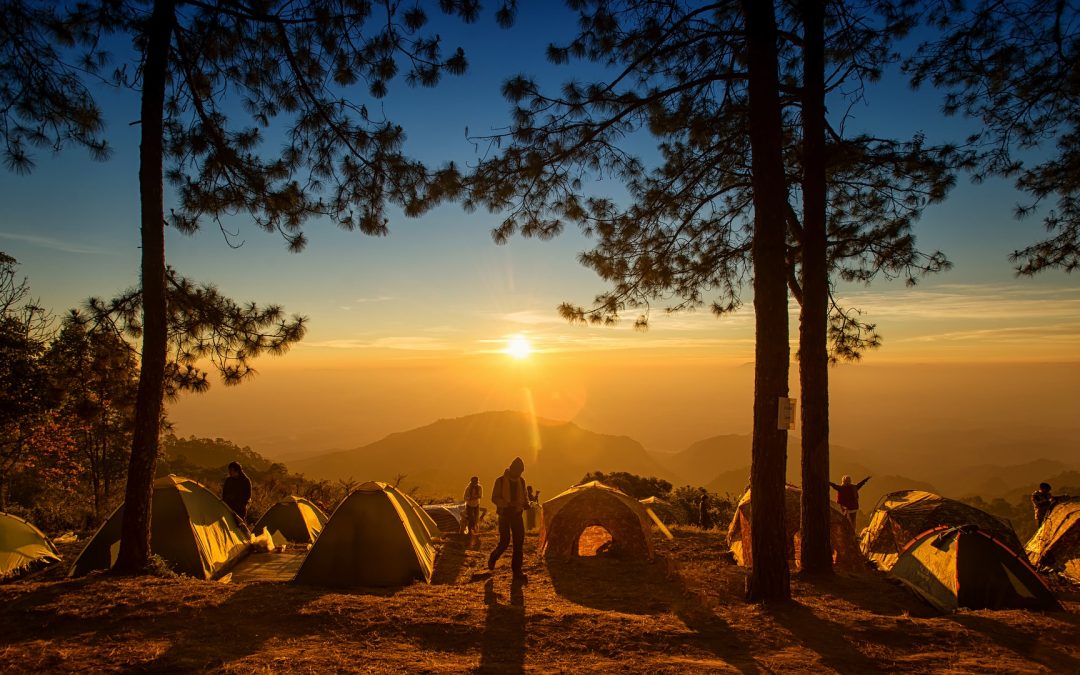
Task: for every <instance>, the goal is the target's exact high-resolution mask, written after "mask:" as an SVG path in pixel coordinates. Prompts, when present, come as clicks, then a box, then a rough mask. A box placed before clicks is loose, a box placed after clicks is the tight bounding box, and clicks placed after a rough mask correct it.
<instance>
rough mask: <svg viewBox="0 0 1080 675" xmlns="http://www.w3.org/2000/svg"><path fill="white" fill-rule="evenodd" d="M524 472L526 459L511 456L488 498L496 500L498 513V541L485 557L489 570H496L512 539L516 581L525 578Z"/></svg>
mask: <svg viewBox="0 0 1080 675" xmlns="http://www.w3.org/2000/svg"><path fill="white" fill-rule="evenodd" d="M524 471H525V462H523V461H521V458H520V457H516V458H514V461H513V462H511V463H510V466H509V467H508V468H507V469H506V471H504V472H503V475H501V476H499V477H498V478H496V479H495V485H494V486H493V487H492V488H491V501H492V502H494V503H495V510H496V513H497V514H498V516H499V543H498V544H496V546H495V549H494V550H493V551H492V552H491V556H490V557H488V569H489V570H494V569H495V563H496V562H498V560H499V556H501V555H502V554H503V553H504V552H505V551H506V549H507V547H508V546H510V544H511V542H512V543H513V545H514V551H513V554H512V556H511V558H510V568H511V569H512V570H513V572H514V579H516V580H518V581H525V580H527V578H528V577H526V576H525V573H524V572H522V571H521V564H522V559H523V558H524V551H523V549H524V547H525V522H524V521H523V520H522V517H521V514H522V512H524V511H525V509H527V508H529V501H528V500H529V497H528V493H527V492H526V487H525V479H524V478H522V476H521V474H522V473H524Z"/></svg>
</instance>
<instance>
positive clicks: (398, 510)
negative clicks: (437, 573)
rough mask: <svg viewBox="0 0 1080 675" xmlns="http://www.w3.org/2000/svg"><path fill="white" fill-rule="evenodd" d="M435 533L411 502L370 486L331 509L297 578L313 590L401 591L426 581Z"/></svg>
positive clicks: (432, 561) (387, 487)
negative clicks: (412, 583)
mask: <svg viewBox="0 0 1080 675" xmlns="http://www.w3.org/2000/svg"><path fill="white" fill-rule="evenodd" d="M438 536H439V528H438V526H437V525H436V524H435V521H434V520H432V519H431V516H429V515H427V514H426V513H424V510H423V509H422V508H420V505H419V504H417V503H416V502H415V501H414V500H413V499H412V498H411V497H409V496H408V495H406V494H403V493H402V492H401V491H399V490H398V489H397V488H395V487H393V486H392V485H388V484H386V483H381V482H376V481H371V482H368V483H364V484H363V485H361V486H360V487H358V488H356V489H355V490H353V491H352V492H351V493H350V494H349V496H348V497H346V498H345V499H344V500H343V501H342V502H341V504H339V505H338V507H337V509H335V510H334V513H333V515H331V516H330V520H329V521H327V523H326V527H324V528H323V531H322V533H321V534H320V535H319V538H318V539H317V540H316V541H315V544H314V546H312V547H311V553H309V554H308V556H307V558H306V559H305V560H304V563H303V565H301V567H300V570H299V571H298V572H297V573H296V581H297V582H298V583H303V584H312V585H316V586H402V585H405V584H407V583H409V582H410V581H413V580H415V579H422V580H424V581H426V582H430V581H431V574H432V571H433V569H434V566H435V547H434V545H433V540H434V539H435V538H436V537H438Z"/></svg>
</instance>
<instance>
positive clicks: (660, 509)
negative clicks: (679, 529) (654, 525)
mask: <svg viewBox="0 0 1080 675" xmlns="http://www.w3.org/2000/svg"><path fill="white" fill-rule="evenodd" d="M638 501H639V502H641V505H642V506H644V507H645V508H647V509H652V512H653V513H655V514H656V517H657V518H659V519H660V520H661V521H662V522H664V523H668V524H669V525H670V524H671V523H685V522H686V511H685V509H683V508H682V507H680V506H675V505H674V504H672V503H671V502H666V501H664V500H663V499H660V498H659V497H646V498H645V499H639V500H638Z"/></svg>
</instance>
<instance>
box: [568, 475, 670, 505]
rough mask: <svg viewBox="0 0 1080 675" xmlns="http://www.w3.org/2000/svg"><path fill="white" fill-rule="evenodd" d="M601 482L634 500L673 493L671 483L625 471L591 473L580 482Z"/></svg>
mask: <svg viewBox="0 0 1080 675" xmlns="http://www.w3.org/2000/svg"><path fill="white" fill-rule="evenodd" d="M594 480H596V481H600V482H601V483H603V484H605V485H610V486H611V487H613V488H618V489H620V490H622V491H623V492H625V493H626V494H628V495H630V496H631V497H633V498H634V499H646V498H648V497H663V496H664V495H666V494H668V493H669V492H671V483H669V482H668V481H666V480H663V479H662V478H655V477H653V476H649V477H648V478H646V477H644V476H638V475H636V474H632V473H627V472H625V471H612V472H611V473H604V472H603V471H591V472H589V473H587V474H585V477H584V478H582V479H581V480H580V481H579V482H581V483H588V482H589V481H594Z"/></svg>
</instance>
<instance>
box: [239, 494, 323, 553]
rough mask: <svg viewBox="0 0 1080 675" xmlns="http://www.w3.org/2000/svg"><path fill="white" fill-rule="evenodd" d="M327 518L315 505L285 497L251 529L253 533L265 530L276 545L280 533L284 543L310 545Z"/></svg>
mask: <svg viewBox="0 0 1080 675" xmlns="http://www.w3.org/2000/svg"><path fill="white" fill-rule="evenodd" d="M326 521H327V517H326V514H325V513H323V511H322V509H320V508H319V507H318V506H316V505H315V504H312V503H311V502H310V501H308V500H306V499H304V498H303V497H296V496H293V497H286V498H285V499H283V500H281V501H280V502H278V503H277V504H274V505H273V506H271V507H270V508H269V509H267V511H266V513H264V514H263V517H262V518H259V522H257V523H255V527H254V528H253V529H254V531H255V532H258V531H259V530H262V529H264V528H265V529H266V531H267V532H269V533H270V535H271V536H272V537H273V538H274V540H275V542H274V543H275V544H277V543H278V542H277V539H278V537H274V536H273V535H274V534H275V533H281V535H282V536H283V537H284V539H285V541H287V542H289V543H293V544H310V543H312V542H314V541H315V538H316V537H318V536H319V532H322V529H323V527H324V526H325V525H326Z"/></svg>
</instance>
